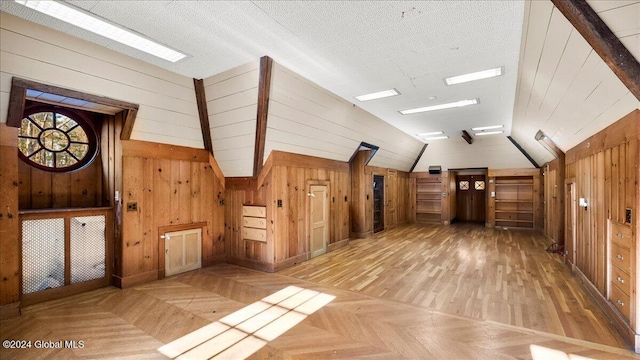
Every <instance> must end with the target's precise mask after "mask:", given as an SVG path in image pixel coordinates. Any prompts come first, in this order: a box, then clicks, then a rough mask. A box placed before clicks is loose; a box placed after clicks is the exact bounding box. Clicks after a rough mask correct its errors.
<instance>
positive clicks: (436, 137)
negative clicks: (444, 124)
mask: <svg viewBox="0 0 640 360" xmlns="http://www.w3.org/2000/svg"><path fill="white" fill-rule="evenodd" d="M448 138H449V137H448V136H446V135H445V136H435V137H430V138H422V139H423V140H424V141H431V140H442V139H448Z"/></svg>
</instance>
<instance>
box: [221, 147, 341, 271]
mask: <svg viewBox="0 0 640 360" xmlns="http://www.w3.org/2000/svg"><path fill="white" fill-rule="evenodd" d="M349 179H350V177H349V167H348V164H347V163H344V162H340V161H334V160H328V159H321V158H316V157H311V156H306V155H298V154H291V153H286V152H281V151H272V152H271V155H270V156H269V158H268V159H267V162H266V163H265V166H264V168H263V170H262V172H261V174H260V175H259V176H258V180H254V179H235V180H232V179H227V181H226V182H227V186H226V195H225V197H226V199H225V202H226V210H225V212H226V222H227V223H226V227H225V238H226V239H227V244H226V255H227V261H229V262H231V263H235V264H239V265H244V266H248V267H253V268H257V269H261V270H265V271H277V270H279V269H281V268H284V267H287V266H291V265H293V264H295V263H298V262H301V261H304V260H306V259H308V255H309V248H308V247H309V245H308V237H307V224H308V221H309V216H308V213H309V212H308V201H307V193H308V191H309V186H310V185H311V184H314V185H315V184H319V185H327V186H328V187H329V240H328V248H329V251H330V250H332V249H335V248H337V247H340V246H342V245H345V244H346V241H347V240H348V239H349V201H350V198H351V188H350V182H349ZM345 197H346V200H345ZM277 200H282V207H278V206H277ZM242 205H261V206H266V210H267V242H266V243H262V242H257V241H251V240H244V239H243V238H242Z"/></svg>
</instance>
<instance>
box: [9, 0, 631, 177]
mask: <svg viewBox="0 0 640 360" xmlns="http://www.w3.org/2000/svg"><path fill="white" fill-rule="evenodd" d="M68 2H69V3H72V4H73V5H75V6H77V7H79V8H82V9H84V10H86V11H88V12H91V13H93V14H96V15H98V16H100V17H103V18H105V19H108V20H110V21H112V22H114V23H117V24H119V25H122V26H124V27H127V28H130V29H132V30H135V31H136V32H138V33H141V34H143V35H146V36H147V37H150V38H152V39H154V40H157V41H159V42H161V43H164V44H167V45H169V46H171V47H173V48H175V49H177V50H179V51H182V52H184V53H187V54H189V57H188V58H187V59H184V60H182V61H179V62H177V63H175V64H174V63H169V62H165V61H164V60H160V59H157V58H154V57H153V56H151V55H147V54H145V53H142V52H140V51H137V50H135V49H131V48H128V47H126V46H124V45H120V44H118V43H115V42H113V41H111V40H108V39H105V38H102V37H100V36H98V35H94V34H92V33H89V32H87V31H84V30H82V29H78V28H75V27H73V26H71V25H67V24H65V23H63V22H60V21H58V20H56V19H53V18H50V17H47V16H45V15H40V14H39V13H36V12H35V11H32V10H30V9H28V8H25V7H23V6H20V5H18V4H16V3H14V2H13V1H5V0H3V1H2V3H1V5H0V10H2V11H5V12H8V13H11V14H14V15H17V16H19V17H22V18H25V19H27V20H30V21H33V22H36V23H40V24H43V25H45V26H48V27H51V28H53V29H56V30H59V31H62V32H65V33H68V34H70V35H73V36H77V37H80V38H83V39H85V40H88V41H91V42H94V43H97V44H99V45H102V46H105V47H108V48H111V49H113V50H116V51H119V52H122V53H125V54H127V55H130V56H132V57H135V58H138V59H141V60H143V61H146V62H148V63H150V64H153V65H156V66H159V67H162V68H165V69H167V70H170V71H172V72H175V73H178V74H181V75H184V76H188V77H193V78H207V77H211V76H213V75H216V74H220V73H222V72H224V71H227V70H229V69H232V68H235V67H237V66H240V65H243V64H246V63H250V62H253V61H256V60H257V59H258V58H259V57H261V56H263V55H268V56H270V57H271V58H273V59H274V60H275V61H276V62H277V63H279V64H281V65H283V66H285V67H286V68H288V69H291V70H292V71H294V72H296V73H298V74H300V75H302V76H304V77H305V78H307V79H309V80H310V81H312V82H314V83H316V84H318V85H320V86H321V87H324V88H326V89H327V90H329V91H331V92H333V93H335V94H336V95H338V96H339V97H342V98H343V99H345V100H346V101H348V102H352V103H354V104H356V105H357V106H358V107H361V108H363V109H364V110H366V111H368V112H370V113H371V114H373V115H375V116H377V117H379V118H380V119H382V120H384V121H386V122H388V123H389V124H391V125H393V126H395V127H397V128H398V129H400V130H402V131H404V132H406V133H407V134H409V135H410V136H413V137H414V138H416V139H419V138H420V137H419V136H417V135H416V134H418V133H424V132H431V131H443V132H444V133H445V134H446V135H448V136H449V137H450V138H449V139H445V140H436V141H432V142H431V143H430V144H429V146H428V147H427V150H426V151H425V153H424V155H423V157H422V159H421V161H420V163H419V164H418V166H417V167H416V171H424V170H426V168H427V167H428V166H429V165H442V166H443V168H444V169H447V168H464V167H485V166H486V167H492V168H499V167H503V168H504V167H525V166H531V164H530V163H529V162H528V161H527V160H526V159H525V158H524V156H522V154H520V152H519V151H518V150H517V149H516V148H515V146H514V145H513V144H512V143H511V142H510V141H509V140H508V139H507V138H506V136H507V135H511V136H512V137H513V139H514V140H516V141H517V142H518V143H520V145H522V147H523V148H524V149H525V150H526V151H527V152H528V153H530V154H531V156H532V157H533V158H534V159H535V161H536V162H538V163H539V164H544V163H545V162H547V161H549V160H551V159H552V157H551V155H550V154H549V152H547V151H546V150H545V149H544V148H543V147H542V146H541V145H540V144H539V143H538V142H537V141H536V140H535V139H534V136H535V134H536V132H537V131H538V130H543V131H544V132H545V134H547V135H549V136H550V137H551V138H552V139H553V140H554V142H556V144H558V146H559V147H560V148H561V149H562V150H565V151H566V150H568V149H569V148H571V147H573V146H575V145H576V144H577V143H579V142H580V141H582V140H584V139H585V138H587V137H589V136H590V135H592V134H594V133H595V132H597V131H599V130H601V129H602V128H604V127H606V126H608V125H609V124H611V123H613V122H614V121H616V120H617V119H619V118H620V117H622V116H624V115H625V114H627V113H629V112H630V111H632V110H633V109H636V108H638V107H640V102H639V101H638V99H636V98H635V97H634V96H633V95H632V94H631V93H630V92H629V90H628V89H627V88H626V87H625V86H624V85H623V84H622V82H621V81H620V80H619V79H618V78H617V77H616V76H615V75H614V73H613V72H612V71H611V70H610V69H609V68H608V66H607V65H606V64H605V63H604V62H603V61H602V59H600V57H599V56H598V55H597V54H596V53H595V52H594V51H593V50H592V49H591V47H590V46H589V45H588V44H587V42H586V41H585V40H584V39H583V38H582V36H581V35H580V34H579V33H578V32H577V31H576V30H575V29H574V28H573V26H572V25H571V24H570V23H569V21H568V20H566V18H565V17H564V16H563V15H562V14H561V13H560V12H559V11H558V10H557V9H556V8H555V7H554V6H553V4H552V3H551V1H546V0H544V1H353V2H351V1H68ZM588 3H589V4H590V5H591V6H592V7H593V8H594V10H595V11H597V12H598V14H599V15H600V17H601V18H602V19H603V20H604V21H605V23H606V24H607V25H608V26H609V27H610V28H611V30H612V31H613V32H614V34H615V35H616V36H618V38H620V40H621V41H622V43H623V44H624V45H625V46H626V47H627V49H629V51H630V52H631V53H632V54H633V55H634V56H635V58H636V60H637V59H640V1H588ZM495 67H503V69H504V74H503V75H502V76H499V77H496V78H492V79H486V80H480V81H475V82H470V83H465V84H459V85H452V86H447V85H446V84H445V83H444V80H443V79H444V78H445V77H448V76H454V75H460V74H465V73H469V72H474V71H479V70H485V69H489V68H495ZM391 88H395V89H397V90H398V91H399V92H400V93H401V95H400V96H396V97H392V98H387V99H380V100H373V101H368V102H359V101H357V100H356V99H355V98H354V97H355V96H357V95H362V94H366V93H372V92H376V91H381V90H386V89H391ZM474 98H478V99H479V104H478V105H472V106H469V107H466V108H455V109H447V110H439V111H434V112H428V113H421V114H413V115H401V114H400V113H399V110H405V109H410V108H415V107H421V106H429V105H437V104H442V103H447V102H452V101H458V100H465V99H474ZM495 124H501V125H503V126H504V130H505V133H504V134H501V135H495V136H485V137H482V138H481V137H476V138H475V141H474V143H473V144H472V145H469V144H467V143H466V142H465V141H464V140H462V139H461V138H460V135H461V131H462V130H467V131H469V132H470V133H472V134H473V132H472V131H471V128H472V127H478V126H485V125H495Z"/></svg>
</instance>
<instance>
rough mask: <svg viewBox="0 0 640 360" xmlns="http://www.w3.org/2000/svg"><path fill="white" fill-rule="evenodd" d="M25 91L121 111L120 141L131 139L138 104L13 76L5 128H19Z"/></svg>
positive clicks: (25, 95)
mask: <svg viewBox="0 0 640 360" xmlns="http://www.w3.org/2000/svg"><path fill="white" fill-rule="evenodd" d="M27 90H35V91H40V92H43V93H48V94H55V95H60V96H64V97H68V98H74V99H78V100H84V101H87V102H91V103H95V104H100V105H107V106H111V107H116V108H119V109H121V110H122V111H121V113H122V115H123V116H122V118H123V119H124V120H123V121H124V123H123V124H122V132H121V133H120V139H121V140H129V138H131V132H132V131H133V124H134V123H135V121H136V116H137V114H138V108H139V105H138V104H134V103H130V102H126V101H121V100H116V99H111V98H108V97H105V96H98V95H93V94H88V93H84V92H81V91H76V90H71V89H66V88H63V87H58V86H54V85H48V84H43V83H39V82H36V81H31V80H26V79H21V78H18V77H15V76H14V77H13V79H11V92H10V94H9V109H8V112H7V126H12V127H20V125H21V123H22V118H23V116H22V114H23V113H24V106H25V102H26V98H27ZM61 105H64V104H61Z"/></svg>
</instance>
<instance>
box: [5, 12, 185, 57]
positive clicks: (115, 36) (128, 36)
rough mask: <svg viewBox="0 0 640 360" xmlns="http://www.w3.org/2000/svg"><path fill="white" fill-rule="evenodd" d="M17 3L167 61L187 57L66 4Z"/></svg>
mask: <svg viewBox="0 0 640 360" xmlns="http://www.w3.org/2000/svg"><path fill="white" fill-rule="evenodd" d="M15 2H16V3H18V4H20V5H24V6H26V7H28V8H31V9H34V10H36V11H39V12H41V13H43V14H46V15H49V16H52V17H54V18H56V19H59V20H62V21H64V22H67V23H69V24H72V25H75V26H78V27H81V28H83V29H85V30H88V31H91V32H93V33H95V34H98V35H101V36H104V37H106V38H109V39H111V40H114V41H117V42H119V43H122V44H125V45H127V46H131V47H132V48H135V49H138V50H140V51H144V52H146V53H148V54H151V55H154V56H157V57H159V58H162V59H165V60H167V61H171V62H176V61H179V60H182V59H183V58H185V57H186V56H187V55H185V54H182V53H180V52H178V51H175V50H173V49H170V48H168V47H166V46H164V45H160V44H158V43H156V42H154V41H152V40H149V39H147V38H145V37H143V36H142V35H139V34H136V33H134V32H133V31H131V30H127V29H123V28H122V27H120V26H117V25H114V24H111V23H109V22H107V21H106V20H104V19H101V18H98V17H97V16H96V15H93V14H90V13H87V12H85V11H84V10H81V9H78V8H76V7H74V6H71V5H69V4H66V3H59V2H56V1H30V0H15Z"/></svg>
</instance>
